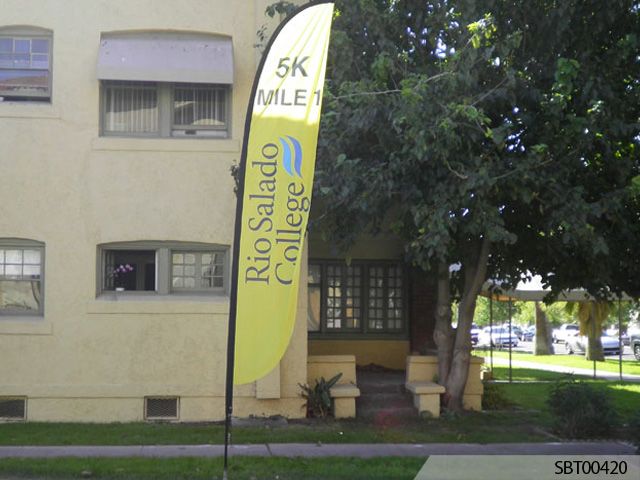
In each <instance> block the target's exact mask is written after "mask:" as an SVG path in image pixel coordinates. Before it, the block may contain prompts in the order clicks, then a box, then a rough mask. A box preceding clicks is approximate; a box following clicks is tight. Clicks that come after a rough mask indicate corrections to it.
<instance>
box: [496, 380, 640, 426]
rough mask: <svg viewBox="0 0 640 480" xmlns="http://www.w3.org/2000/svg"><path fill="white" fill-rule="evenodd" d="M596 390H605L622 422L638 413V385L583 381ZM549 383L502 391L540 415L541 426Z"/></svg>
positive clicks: (507, 387) (506, 386)
mask: <svg viewBox="0 0 640 480" xmlns="http://www.w3.org/2000/svg"><path fill="white" fill-rule="evenodd" d="M584 381H586V382H588V383H590V384H592V385H593V386H595V387H596V388H601V389H605V390H607V392H608V393H609V395H610V396H611V400H612V402H613V405H614V407H615V409H616V410H617V411H618V413H619V414H620V416H621V417H622V420H623V422H624V421H626V420H628V419H629V418H630V417H631V416H632V415H634V414H635V413H636V412H637V411H638V405H640V384H637V383H628V382H607V381H604V380H584ZM551 386H552V384H551V383H514V384H503V385H500V386H499V387H500V388H502V389H503V391H504V393H505V395H506V396H507V398H508V399H509V400H511V401H512V402H513V403H515V404H517V405H518V406H520V407H522V408H525V409H532V410H536V411H539V412H540V413H541V417H540V418H541V419H542V420H543V424H546V421H544V420H545V419H546V417H547V416H548V414H549V412H548V408H547V405H546V401H547V397H548V395H549V389H550V388H551Z"/></svg>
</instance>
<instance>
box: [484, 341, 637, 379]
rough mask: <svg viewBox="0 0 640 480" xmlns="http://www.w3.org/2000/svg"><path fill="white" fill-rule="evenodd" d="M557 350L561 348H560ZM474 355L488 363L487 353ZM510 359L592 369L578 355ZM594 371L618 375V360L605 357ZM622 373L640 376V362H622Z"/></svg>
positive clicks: (522, 355) (523, 355) (505, 355)
mask: <svg viewBox="0 0 640 480" xmlns="http://www.w3.org/2000/svg"><path fill="white" fill-rule="evenodd" d="M559 348H563V347H562V346H560V347H559ZM474 354H475V355H478V356H480V357H485V363H486V364H488V363H489V352H488V351H484V350H476V351H475V352H474ZM493 356H494V357H496V358H509V352H506V351H504V350H501V351H497V350H495V351H494V352H493ZM512 358H513V360H523V361H526V362H535V363H541V364H546V365H561V366H564V367H572V368H585V369H587V370H592V369H593V362H592V361H589V360H585V358H584V356H580V355H532V354H531V353H522V352H513V353H512ZM596 370H600V371H603V372H613V373H618V371H619V367H618V358H617V357H615V358H613V357H607V359H606V360H605V361H604V362H596ZM622 373H625V374H627V375H640V362H639V361H637V360H623V361H622Z"/></svg>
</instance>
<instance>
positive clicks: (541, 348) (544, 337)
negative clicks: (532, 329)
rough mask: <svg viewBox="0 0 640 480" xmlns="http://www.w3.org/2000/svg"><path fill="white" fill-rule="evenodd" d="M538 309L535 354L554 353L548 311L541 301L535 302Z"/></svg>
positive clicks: (536, 309)
mask: <svg viewBox="0 0 640 480" xmlns="http://www.w3.org/2000/svg"><path fill="white" fill-rule="evenodd" d="M535 311H536V335H535V337H534V346H533V354H534V355H553V354H554V353H555V351H554V349H553V341H552V335H551V325H550V324H549V319H548V318H547V313H546V312H545V311H544V310H543V308H542V306H541V305H540V302H535Z"/></svg>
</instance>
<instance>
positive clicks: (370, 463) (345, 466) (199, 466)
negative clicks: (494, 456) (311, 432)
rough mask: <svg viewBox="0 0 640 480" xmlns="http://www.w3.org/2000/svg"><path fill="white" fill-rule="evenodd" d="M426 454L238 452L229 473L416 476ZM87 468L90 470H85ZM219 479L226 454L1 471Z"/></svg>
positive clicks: (31, 463)
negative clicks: (249, 454) (270, 454)
mask: <svg viewBox="0 0 640 480" xmlns="http://www.w3.org/2000/svg"><path fill="white" fill-rule="evenodd" d="M425 460H426V459H421V458H374V459H366V460H363V459H358V458H330V459H318V458H313V459H312V458H296V459H289V458H274V457H268V458H263V457H237V458H231V459H230V461H229V478H232V479H234V480H241V479H247V480H249V479H252V480H258V479H266V478H268V479H271V480H273V479H279V480H287V479H295V480H298V479H301V478H304V479H338V480H339V479H380V480H382V479H407V480H409V479H412V478H414V477H415V476H416V474H417V473H418V471H419V470H420V468H422V465H423V464H424V462H425ZM83 472H84V473H83ZM4 475H11V476H12V477H14V478H20V477H23V478H47V479H49V478H51V479H54V478H65V479H67V478H86V477H90V478H109V479H131V480H133V479H141V480H142V479H154V480H164V479H167V480H168V479H172V480H174V479H175V480H178V479H194V480H196V479H204V478H207V479H214V478H217V479H219V478H222V459H219V458H214V459H204V458H176V459H152V458H126V459H113V458H100V459H97V458H87V459H77V458H60V459H48V460H34V459H6V460H2V462H0V477H1V476H4Z"/></svg>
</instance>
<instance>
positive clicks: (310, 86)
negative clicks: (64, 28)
mask: <svg viewBox="0 0 640 480" xmlns="http://www.w3.org/2000/svg"><path fill="white" fill-rule="evenodd" d="M332 17H333V3H329V2H315V3H312V4H308V5H306V6H304V7H302V8H301V9H300V10H299V11H298V12H297V13H295V14H294V15H292V16H291V17H289V18H288V19H287V20H286V21H285V22H284V23H283V24H282V25H281V26H280V27H279V28H278V30H277V31H276V32H275V33H274V36H273V38H272V39H271V41H270V44H269V46H268V47H267V50H266V51H265V53H264V56H263V59H262V62H261V64H260V67H259V68H258V72H257V74H256V81H255V83H254V85H253V92H252V97H251V102H250V105H249V112H248V115H247V126H246V127H245V141H244V146H243V152H242V159H241V165H240V177H241V178H240V180H241V182H240V189H239V192H238V210H237V213H236V215H237V216H236V239H235V243H234V266H233V272H232V275H233V281H232V287H231V288H232V291H231V312H230V325H229V354H228V359H227V361H228V362H229V363H228V365H227V368H228V371H227V384H228V385H227V388H229V383H230V379H231V378H230V376H231V372H230V371H229V369H230V368H234V367H233V365H234V363H235V368H234V370H233V377H232V378H233V383H234V384H244V383H249V382H252V381H254V380H256V379H258V378H261V377H263V376H264V375H266V374H267V373H269V372H270V371H271V370H272V369H273V368H274V367H275V366H276V365H277V364H278V362H279V361H280V359H281V358H282V356H283V355H284V352H285V350H286V349H287V346H288V345H289V341H290V339H291V334H292V332H293V326H294V323H295V317H296V310H297V300H298V286H299V282H300V263H301V261H302V260H303V259H302V249H303V241H304V236H305V231H306V228H307V220H308V216H309V208H310V205H311V192H312V189H313V173H314V167H315V156H316V146H317V142H318V125H319V122H320V108H321V103H322V91H323V86H324V76H325V68H326V59H327V49H328V46H329V33H330V30H331V20H332ZM234 335H235V338H234ZM234 350H235V352H234ZM234 353H235V355H234ZM234 360H235V362H234ZM228 393H229V392H228Z"/></svg>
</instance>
